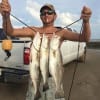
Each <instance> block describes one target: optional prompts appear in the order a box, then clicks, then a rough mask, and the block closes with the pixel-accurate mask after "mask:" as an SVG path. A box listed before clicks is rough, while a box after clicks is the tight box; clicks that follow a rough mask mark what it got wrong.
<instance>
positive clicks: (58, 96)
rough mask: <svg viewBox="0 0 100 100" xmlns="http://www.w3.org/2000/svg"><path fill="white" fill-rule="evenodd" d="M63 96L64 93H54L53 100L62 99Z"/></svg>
mask: <svg viewBox="0 0 100 100" xmlns="http://www.w3.org/2000/svg"><path fill="white" fill-rule="evenodd" d="M64 97H65V95H64V91H60V90H59V91H56V92H55V99H59V98H64Z"/></svg>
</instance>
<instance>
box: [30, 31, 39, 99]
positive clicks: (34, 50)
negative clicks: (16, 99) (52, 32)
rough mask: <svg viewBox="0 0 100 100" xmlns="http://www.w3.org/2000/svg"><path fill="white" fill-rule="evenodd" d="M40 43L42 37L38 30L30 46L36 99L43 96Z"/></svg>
mask: <svg viewBox="0 0 100 100" xmlns="http://www.w3.org/2000/svg"><path fill="white" fill-rule="evenodd" d="M40 45H41V37H40V34H39V33H38V32H37V34H36V35H35V37H34V38H33V41H32V45H31V48H30V77H31V79H32V83H33V87H34V90H33V91H34V100H38V99H39V98H40V97H41V94H40V91H39V87H40V81H41V76H40V61H39V60H40Z"/></svg>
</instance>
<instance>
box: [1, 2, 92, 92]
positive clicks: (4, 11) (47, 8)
mask: <svg viewBox="0 0 100 100" xmlns="http://www.w3.org/2000/svg"><path fill="white" fill-rule="evenodd" d="M10 11H11V7H10V4H9V2H7V1H6V2H5V1H3V2H2V3H1V4H0V12H1V15H2V19H3V28H4V30H5V31H6V32H7V35H10V36H17V37H30V38H33V37H34V35H35V34H36V32H39V33H41V36H42V34H43V33H45V34H46V35H47V36H48V37H49V39H51V37H52V34H53V33H54V32H55V33H56V34H57V35H59V36H60V37H61V42H62V41H63V40H72V41H81V42H82V41H86V42H88V41H89V39H90V35H91V30H90V24H89V19H90V17H91V13H92V12H91V10H90V8H87V7H83V9H82V13H81V17H80V18H81V19H83V23H82V24H83V30H82V34H81V35H79V34H78V33H77V32H72V31H70V30H67V29H61V28H57V27H55V26H54V22H55V20H56V18H57V13H56V11H55V8H54V6H53V5H51V4H45V5H43V6H42V7H41V9H40V18H41V21H42V23H43V26H41V27H35V26H31V28H32V29H33V30H34V31H33V30H32V29H30V28H28V27H25V28H17V29H15V28H13V26H12V24H11V21H10ZM79 38H80V39H79ZM29 87H30V85H29ZM29 91H30V90H29Z"/></svg>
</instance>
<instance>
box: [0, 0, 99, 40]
mask: <svg viewBox="0 0 100 100" xmlns="http://www.w3.org/2000/svg"><path fill="white" fill-rule="evenodd" d="M0 1H1V0H0ZM9 2H10V4H11V7H12V10H11V13H12V14H13V15H14V16H16V17H17V18H19V19H21V20H22V21H23V22H25V23H26V24H28V25H29V26H30V25H33V26H41V25H42V23H41V20H40V17H39V10H40V8H41V6H42V5H43V4H45V3H50V4H53V5H54V6H55V9H56V12H57V15H58V17H57V19H56V22H55V26H63V27H64V26H67V25H68V24H70V23H72V22H74V21H76V20H77V19H79V18H80V13H81V10H82V8H83V6H84V5H86V6H88V7H90V8H91V9H92V12H93V14H92V17H91V20H90V23H91V31H92V35H91V39H100V3H99V1H98V2H97V0H9ZM11 20H12V24H13V26H14V27H24V25H23V24H22V23H20V22H18V21H17V20H16V19H15V18H13V17H11ZM80 23H81V21H80V22H77V23H76V24H74V25H72V26H70V27H71V28H72V29H75V30H76V31H78V32H79V31H80V29H81V24H80ZM0 27H1V28H2V18H1V16H0Z"/></svg>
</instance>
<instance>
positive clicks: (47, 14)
mask: <svg viewBox="0 0 100 100" xmlns="http://www.w3.org/2000/svg"><path fill="white" fill-rule="evenodd" d="M10 11H11V7H10V4H9V2H8V1H3V2H2V3H1V4H0V12H1V15H2V19H3V28H4V30H5V31H7V34H8V35H10V36H17V37H18V36H20V37H34V35H35V34H36V32H40V33H41V34H42V33H46V34H47V35H48V36H49V37H51V36H52V33H53V32H55V33H56V34H57V35H59V36H61V40H62V41H63V40H65V39H66V40H72V41H79V34H78V33H77V32H72V31H69V30H67V29H62V30H60V29H59V28H57V27H55V26H54V21H55V20H56V17H57V14H56V11H55V9H54V6H53V5H51V4H46V5H43V6H42V7H41V9H40V18H41V20H42V23H43V26H41V27H35V26H32V27H31V28H33V30H35V31H33V30H31V29H30V28H28V27H25V28H17V29H15V28H13V26H12V24H11V20H10ZM91 13H92V12H91V10H90V8H88V7H85V6H84V7H83V9H82V12H81V17H80V18H81V19H83V30H82V35H81V36H80V41H86V42H88V41H89V39H90V35H91V30H90V24H89V19H90V17H91ZM6 28H7V29H6Z"/></svg>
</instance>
